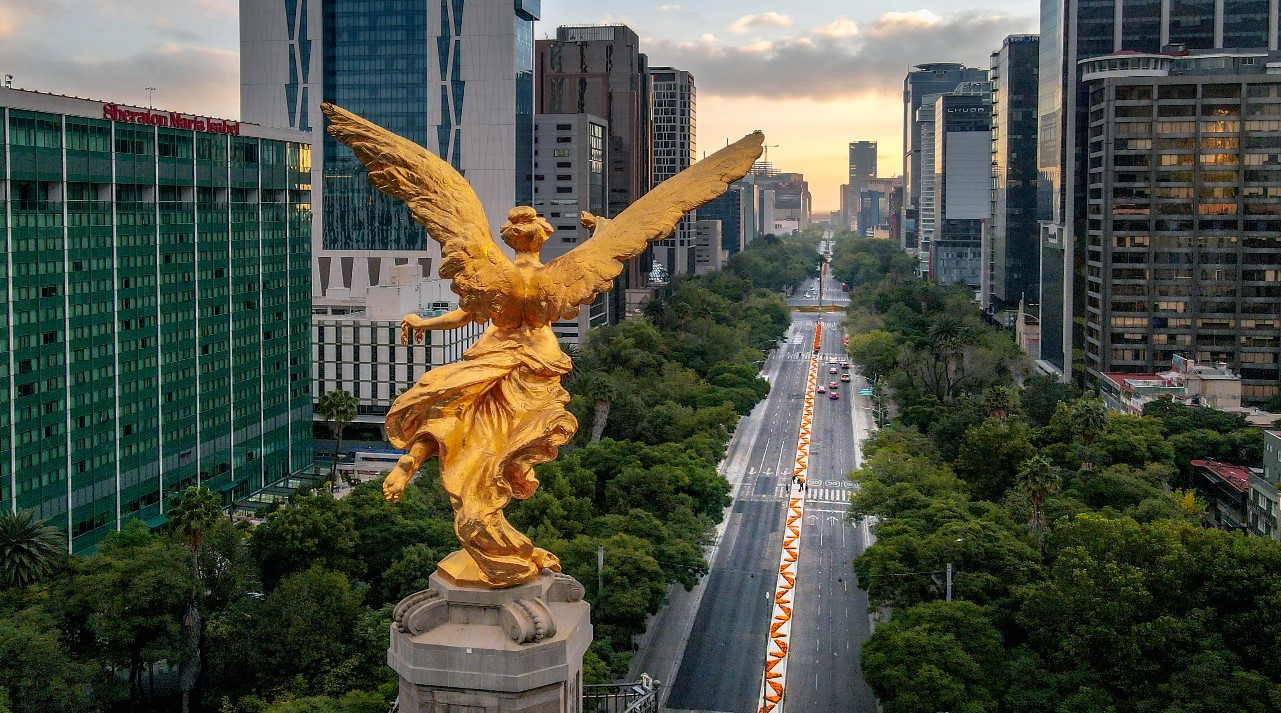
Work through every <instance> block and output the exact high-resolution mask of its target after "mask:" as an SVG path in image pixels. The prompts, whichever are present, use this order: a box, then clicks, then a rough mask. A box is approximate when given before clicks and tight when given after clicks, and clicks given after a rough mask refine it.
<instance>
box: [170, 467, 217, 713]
mask: <svg viewBox="0 0 1281 713" xmlns="http://www.w3.org/2000/svg"><path fill="white" fill-rule="evenodd" d="M168 516H169V530H170V532H172V533H173V534H174V536H176V537H178V538H179V539H181V540H182V541H184V542H185V543H186V544H187V548H188V549H190V550H191V602H190V604H188V605H187V612H186V614H184V615H183V617H182V626H183V635H184V637H183V638H184V639H185V640H186V643H187V645H188V646H189V647H190V651H191V655H188V656H184V657H183V660H182V663H181V664H180V665H179V668H178V671H179V674H178V678H179V688H180V689H181V690H182V711H183V713H187V711H189V710H191V691H192V689H194V688H195V687H196V682H197V681H198V680H199V678H200V634H201V630H202V628H203V627H202V626H201V617H200V607H199V606H198V600H199V594H200V589H199V586H198V585H199V583H200V548H201V546H203V545H204V542H205V535H206V534H207V533H208V532H209V530H210V529H211V528H212V527H213V526H214V524H215V523H217V522H218V520H219V518H221V517H222V507H221V506H220V505H219V503H218V496H217V495H215V494H214V492H213V491H212V490H210V489H209V488H200V487H196V486H194V485H193V486H191V487H190V488H187V489H186V490H184V491H182V493H180V494H179V495H177V496H176V497H174V499H173V501H172V504H171V505H170V506H169V513H168Z"/></svg>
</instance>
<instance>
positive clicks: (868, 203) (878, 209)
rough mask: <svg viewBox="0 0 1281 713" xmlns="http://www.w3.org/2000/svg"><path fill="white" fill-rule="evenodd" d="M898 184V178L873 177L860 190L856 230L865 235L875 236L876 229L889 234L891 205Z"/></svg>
mask: <svg viewBox="0 0 1281 713" xmlns="http://www.w3.org/2000/svg"><path fill="white" fill-rule="evenodd" d="M897 185H898V179H897V178H872V179H869V180H868V181H867V182H866V183H865V184H864V186H863V190H862V191H860V192H859V198H858V204H857V205H858V213H857V215H856V216H855V231H856V232H857V233H858V234H859V235H861V236H865V237H874V236H875V235H876V231H878V230H881V231H885V233H884V234H885V235H887V236H888V234H889V223H890V220H889V206H890V200H891V195H892V194H893V192H894V189H895V187H896V186H897Z"/></svg>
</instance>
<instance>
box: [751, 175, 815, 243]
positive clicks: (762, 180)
mask: <svg viewBox="0 0 1281 713" xmlns="http://www.w3.org/2000/svg"><path fill="white" fill-rule="evenodd" d="M745 180H747V181H749V182H751V183H753V184H755V185H756V186H757V187H759V188H760V190H761V192H762V194H764V195H762V197H761V205H760V209H759V210H758V211H757V225H760V226H763V227H762V228H761V231H762V232H765V233H771V232H776V230H777V226H776V225H775V224H776V223H779V222H782V223H784V224H787V225H790V226H791V228H794V229H796V230H802V229H804V228H806V227H808V226H809V224H810V204H811V201H812V196H811V195H810V184H809V181H806V180H805V174H803V173H782V172H779V171H775V170H774V167H773V166H771V165H770V164H767V163H761V162H757V164H756V165H755V166H753V167H752V172H751V173H750V174H748V176H747V177H746V179H745ZM791 228H789V229H788V230H787V232H791Z"/></svg>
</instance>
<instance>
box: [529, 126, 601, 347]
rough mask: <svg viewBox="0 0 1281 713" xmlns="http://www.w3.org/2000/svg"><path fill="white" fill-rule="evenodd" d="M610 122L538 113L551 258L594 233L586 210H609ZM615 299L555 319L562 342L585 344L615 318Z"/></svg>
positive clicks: (538, 197) (539, 197)
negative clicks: (587, 224)
mask: <svg viewBox="0 0 1281 713" xmlns="http://www.w3.org/2000/svg"><path fill="white" fill-rule="evenodd" d="M608 136H609V124H608V123H607V122H606V121H605V120H604V119H601V118H599V117H595V116H592V115H591V114H538V115H536V116H535V117H534V138H535V143H536V144H537V145H538V146H539V151H538V153H537V155H535V157H534V204H533V205H534V209H535V210H537V211H538V214H539V215H541V216H543V217H544V218H546V219H547V221H548V222H550V223H551V224H552V227H553V228H555V229H556V232H554V233H552V236H551V238H549V239H548V240H547V243H546V244H544V245H543V250H542V261H543V262H547V261H548V260H551V259H553V258H557V257H560V256H561V255H564V254H565V253H567V252H569V251H570V250H573V249H574V248H575V247H577V246H578V245H579V244H580V243H582V242H583V241H585V240H587V239H588V238H590V237H591V233H590V231H588V230H587V229H586V228H584V227H583V226H582V223H581V221H580V220H579V217H580V213H581V212H582V211H588V212H589V213H591V214H593V215H604V214H605V196H607V195H608V194H609V171H608V168H607V167H608V166H609V151H608ZM610 305H611V301H610V300H609V299H607V295H597V296H596V299H595V301H593V302H592V303H591V304H588V305H583V306H582V307H580V308H579V311H578V318H577V319H575V320H562V321H558V322H553V323H552V331H553V332H555V333H556V338H557V339H558V340H559V341H562V342H568V343H570V344H579V343H581V342H582V339H583V337H584V336H585V335H586V334H587V330H588V329H591V328H592V327H597V326H600V325H602V324H609V323H610V322H611V321H613V322H617V321H618V320H617V319H614V320H611V319H610V314H609V308H610Z"/></svg>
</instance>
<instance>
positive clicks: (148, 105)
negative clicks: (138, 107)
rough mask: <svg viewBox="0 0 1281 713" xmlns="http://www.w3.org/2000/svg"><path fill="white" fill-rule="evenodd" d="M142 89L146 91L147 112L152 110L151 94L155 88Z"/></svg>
mask: <svg viewBox="0 0 1281 713" xmlns="http://www.w3.org/2000/svg"><path fill="white" fill-rule="evenodd" d="M143 89H146V90H147V109H148V110H151V109H152V105H151V93H152V92H154V91H156V88H155V87H143Z"/></svg>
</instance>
